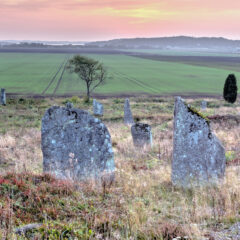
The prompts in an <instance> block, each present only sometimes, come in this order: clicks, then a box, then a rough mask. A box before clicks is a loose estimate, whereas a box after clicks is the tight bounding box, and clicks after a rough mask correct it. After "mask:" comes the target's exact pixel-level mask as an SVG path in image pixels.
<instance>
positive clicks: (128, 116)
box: [124, 98, 134, 125]
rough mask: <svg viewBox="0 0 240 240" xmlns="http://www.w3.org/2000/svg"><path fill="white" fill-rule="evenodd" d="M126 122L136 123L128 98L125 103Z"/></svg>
mask: <svg viewBox="0 0 240 240" xmlns="http://www.w3.org/2000/svg"><path fill="white" fill-rule="evenodd" d="M124 123H125V124H126V125H133V124H134V120H133V116H132V111H131V107H130V103H129V99H128V98H126V99H125V103H124Z"/></svg>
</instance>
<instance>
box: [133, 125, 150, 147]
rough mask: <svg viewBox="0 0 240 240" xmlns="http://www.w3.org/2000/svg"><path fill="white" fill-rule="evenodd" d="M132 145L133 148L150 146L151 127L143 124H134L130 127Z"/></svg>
mask: <svg viewBox="0 0 240 240" xmlns="http://www.w3.org/2000/svg"><path fill="white" fill-rule="evenodd" d="M131 133H132V138H133V143H134V146H135V147H144V146H147V145H149V146H152V132H151V126H149V125H148V124H144V123H136V124H134V125H132V127H131Z"/></svg>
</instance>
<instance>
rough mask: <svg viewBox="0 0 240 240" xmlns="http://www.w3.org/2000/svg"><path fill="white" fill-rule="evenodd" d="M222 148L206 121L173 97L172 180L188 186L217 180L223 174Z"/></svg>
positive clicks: (174, 182) (179, 184)
mask: <svg viewBox="0 0 240 240" xmlns="http://www.w3.org/2000/svg"><path fill="white" fill-rule="evenodd" d="M225 164H226V159H225V150H224V148H223V146H222V144H221V143H220V141H219V140H218V139H217V137H216V136H215V135H214V134H213V133H212V132H211V129H210V126H209V122H208V120H207V119H205V118H203V117H202V116H201V115H200V114H198V113H197V112H196V111H195V110H193V109H192V108H191V107H190V106H188V105H187V104H186V103H185V102H184V101H183V100H182V99H181V98H180V97H176V98H175V109H174V136H173V159H172V182H173V184H174V185H178V186H183V187H189V186H192V185H204V184H209V183H210V184H212V183H217V182H218V181H219V180H220V179H222V178H223V177H224V174H225Z"/></svg>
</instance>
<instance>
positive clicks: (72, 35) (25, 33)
mask: <svg viewBox="0 0 240 240" xmlns="http://www.w3.org/2000/svg"><path fill="white" fill-rule="evenodd" d="M176 35H188V36H222V37H227V38H234V39H240V1H239V0H0V39H1V40H4V39H19V40H21V39H25V40H26V39H29V40H76V41H86V40H90V41H92V40H106V39H112V38H125V37H158V36H176Z"/></svg>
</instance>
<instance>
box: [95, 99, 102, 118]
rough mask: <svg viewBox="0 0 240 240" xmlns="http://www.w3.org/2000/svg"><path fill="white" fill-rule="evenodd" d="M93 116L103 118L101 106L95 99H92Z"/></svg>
mask: <svg viewBox="0 0 240 240" xmlns="http://www.w3.org/2000/svg"><path fill="white" fill-rule="evenodd" d="M93 114H94V115H96V116H103V105H102V104H101V103H99V102H98V101H97V100H96V99H93Z"/></svg>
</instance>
